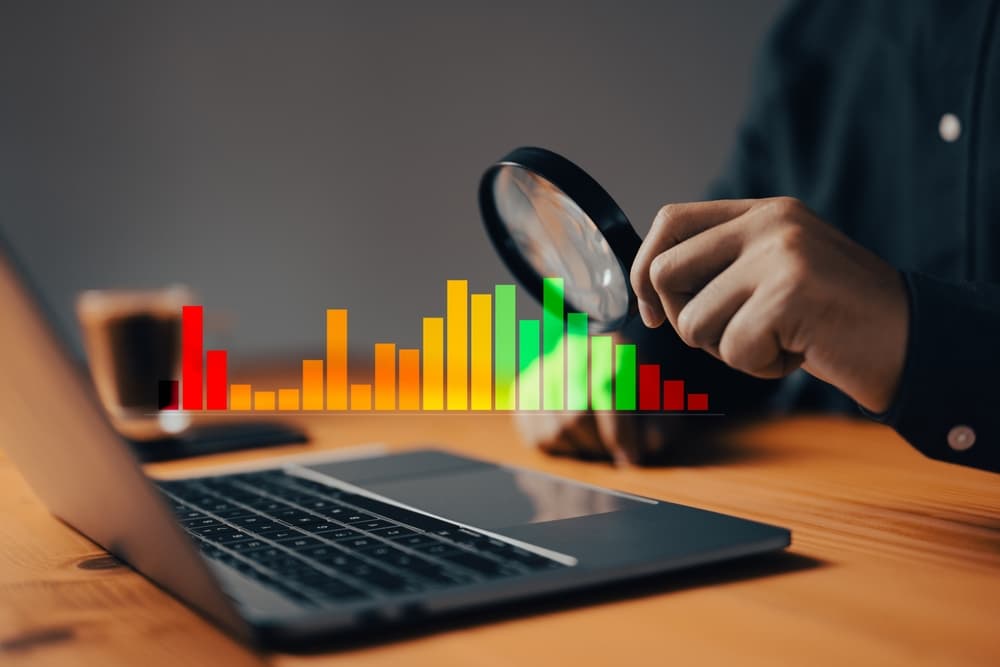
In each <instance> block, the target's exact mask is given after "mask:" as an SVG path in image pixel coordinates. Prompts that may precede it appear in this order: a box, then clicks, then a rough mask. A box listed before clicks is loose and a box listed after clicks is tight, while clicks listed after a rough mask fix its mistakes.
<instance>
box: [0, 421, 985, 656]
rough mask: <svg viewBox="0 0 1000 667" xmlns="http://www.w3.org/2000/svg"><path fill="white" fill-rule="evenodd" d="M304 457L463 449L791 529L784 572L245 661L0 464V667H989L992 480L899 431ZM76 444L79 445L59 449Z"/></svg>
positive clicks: (388, 427) (495, 433) (428, 435)
mask: <svg viewBox="0 0 1000 667" xmlns="http://www.w3.org/2000/svg"><path fill="white" fill-rule="evenodd" d="M300 421H301V422H302V423H303V424H304V425H305V426H306V428H307V429H308V430H309V431H310V432H311V433H312V434H313V435H314V441H313V443H312V444H311V445H308V446H302V447H295V448H280V449H277V450H268V451H257V452H253V453H247V454H232V455H225V456H216V457H213V458H212V459H202V460H197V461H188V462H183V463H171V464H161V465H160V466H159V469H160V470H177V469H179V468H187V469H190V468H194V467H195V466H201V465H207V464H217V463H222V462H231V461H234V460H241V459H249V458H257V457H262V456H266V455H270V454H285V453H295V452H300V451H309V450H312V449H316V448H331V447H343V446H347V445H352V444H357V443H365V442H385V443H388V444H389V446H390V447H392V448H400V449H402V448H406V447H409V446H412V444H411V443H420V442H436V443H440V444H441V445H443V446H445V447H448V448H450V449H453V450H455V451H458V452H464V453H468V454H472V455H476V456H480V457H483V458H487V459H494V460H498V461H506V462H511V463H515V464H520V465H525V466H530V467H534V468H538V469H543V470H547V471H549V472H552V473H556V474H561V475H566V476H569V477H574V478H576V479H580V480H583V481H586V482H591V483H594V484H601V485H607V486H611V487H616V488H619V489H623V490H625V491H631V492H634V493H638V494H644V495H649V496H654V497H656V498H662V499H666V500H672V501H678V502H682V503H688V504H691V505H696V506H699V507H705V508H710V509H715V510H721V511H724V512H730V513H733V514H737V515H740V516H745V517H750V518H754V519H761V520H764V521H769V522H773V523H777V524H781V525H784V526H788V527H789V528H791V529H792V531H793V533H794V538H793V541H794V544H793V546H792V548H791V550H790V553H791V554H792V555H791V556H788V557H784V558H780V557H779V558H771V559H763V562H762V561H752V562H751V563H749V564H743V565H739V566H732V565H730V566H723V567H716V568H714V569H709V570H703V571H700V572H696V573H693V574H680V575H675V576H671V577H669V578H666V579H663V580H658V581H656V582H653V583H648V582H647V583H642V584H640V585H638V586H629V587H627V588H626V589H625V592H624V593H623V594H620V595H619V596H617V597H616V596H615V595H609V594H602V595H598V596H594V595H591V596H583V597H582V598H579V599H575V600H574V601H573V604H570V605H568V606H567V605H565V604H562V605H560V604H551V603H550V604H546V605H544V606H542V607H540V608H538V607H529V606H525V609H524V612H525V614H530V615H517V614H509V613H508V614H506V615H500V616H493V617H489V618H488V619H487V620H489V621H490V622H486V621H484V620H483V619H482V618H478V619H475V620H477V621H479V622H473V623H471V624H470V623H465V624H464V625H461V624H460V625H450V626H447V627H445V628H442V629H441V630H440V631H439V632H436V633H426V634H423V635H417V636H409V637H402V638H396V639H395V641H393V642H391V643H387V644H384V645H374V646H372V645H368V646H352V647H348V648H346V649H342V650H340V651H337V652H331V653H327V654H322V655H313V656H286V655H280V656H279V655H270V656H263V657H261V656H254V655H253V654H251V653H249V652H248V651H246V650H244V649H243V648H241V647H240V646H238V645H237V644H235V643H234V642H232V641H231V640H229V639H227V638H226V637H225V636H223V635H222V634H221V633H219V632H218V631H216V630H214V629H213V628H212V627H211V626H209V625H208V624H206V623H205V622H204V621H202V620H201V619H200V618H199V617H197V616H196V615H195V614H193V613H192V612H190V611H188V610H187V609H186V608H185V607H183V606H182V605H180V604H179V603H177V602H176V601H174V600H173V599H172V598H171V597H170V596H169V595H167V594H166V593H164V592H162V591H160V590H158V589H157V588H156V587H154V586H153V585H152V584H150V583H148V582H147V581H145V580H144V579H143V578H141V577H140V576H138V575H137V574H135V573H133V572H131V571H130V570H128V569H126V568H124V567H120V566H116V563H115V562H114V561H113V560H111V559H108V558H107V557H105V556H103V555H102V553H101V552H100V551H99V550H98V549H96V548H95V547H94V546H93V545H92V544H90V543H89V542H88V541H87V540H86V539H84V538H82V537H80V536H78V535H77V534H76V533H74V532H73V531H71V530H70V529H69V528H67V527H65V526H63V525H62V524H60V523H59V522H58V521H56V520H55V519H53V518H51V517H50V516H49V515H48V514H47V513H46V511H45V509H44V508H43V507H42V506H41V504H40V503H39V502H38V501H37V499H35V498H34V496H33V495H32V494H31V492H30V491H29V490H28V488H27V487H26V486H25V484H24V482H23V481H22V480H21V478H20V476H19V475H18V473H17V472H16V471H15V470H14V468H13V467H12V465H11V464H10V463H9V461H7V460H6V459H5V458H3V457H2V456H0V514H2V516H3V520H2V521H0V662H10V663H11V664H18V665H46V664H53V665H68V664H73V665H102V666H103V665H112V664H122V665H141V666H142V667H154V666H156V665H170V666H171V667H173V666H175V665H183V666H192V667H195V666H198V665H218V666H222V665H229V664H232V665H243V664H259V662H260V661H267V662H273V663H275V664H278V665H299V664H303V665H305V664H350V665H354V666H361V665H389V666H392V667H399V666H400V665H419V664H428V665H430V664H433V665H470V664H484V665H508V664H521V665H529V664H560V665H575V664H580V665H583V664H602V665H603V664H622V665H631V664H681V665H686V664H706V663H727V664H739V665H746V664H763V665H771V664H779V663H780V664H810V665H817V664H831V665H842V664H845V663H849V662H851V663H854V664H879V665H890V664H899V665H908V666H912V665H921V664H927V665H930V664H936V665H937V664H949V665H954V664H983V665H987V664H993V665H996V664H998V663H1000V633H998V627H997V622H998V620H1000V476H996V475H991V474H987V473H982V472H976V471H973V470H966V469H962V468H957V467H952V466H948V465H944V464H938V463H934V462H932V461H929V460H926V459H924V458H922V457H921V456H920V455H919V454H917V453H915V452H914V451H912V450H911V449H909V448H908V447H907V446H906V445H905V444H904V443H903V442H902V441H900V440H899V439H898V438H897V437H896V436H894V435H893V434H892V433H891V432H890V431H888V430H885V429H883V428H881V427H878V426H874V425H870V424H864V423H861V422H854V421H847V420H831V419H797V420H793V421H784V422H776V423H772V424H767V425H761V426H757V427H754V428H748V429H745V430H743V431H741V432H739V433H737V434H734V435H733V436H732V437H731V438H730V439H729V440H728V441H727V443H725V445H724V446H720V447H715V448H712V449H710V450H708V451H702V449H701V448H699V444H698V443H694V442H692V443H688V445H687V447H688V448H689V452H691V453H690V454H688V455H686V456H685V457H684V458H685V459H686V460H685V464H684V465H679V466H676V467H670V468H660V469H653V470H641V469H631V470H616V469H613V468H611V467H609V466H607V465H602V464H588V463H580V462H575V461H571V460H565V459H555V458H549V457H547V456H544V455H542V454H539V453H537V452H534V451H532V450H529V449H527V448H525V447H524V446H522V445H521V444H520V443H519V442H518V440H517V437H516V435H515V431H514V428H513V424H512V422H511V420H510V418H509V417H505V416H499V415H498V416H488V417H477V416H443V417H442V416H395V415H390V416H374V415H368V416H345V417H314V418H309V419H303V420H300ZM66 446H67V447H71V446H72V443H66Z"/></svg>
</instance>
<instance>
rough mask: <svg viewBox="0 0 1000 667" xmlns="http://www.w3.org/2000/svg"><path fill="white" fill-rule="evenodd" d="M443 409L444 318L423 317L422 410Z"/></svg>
mask: <svg viewBox="0 0 1000 667" xmlns="http://www.w3.org/2000/svg"><path fill="white" fill-rule="evenodd" d="M443 409H444V318H442V317H425V318H424V410H443Z"/></svg>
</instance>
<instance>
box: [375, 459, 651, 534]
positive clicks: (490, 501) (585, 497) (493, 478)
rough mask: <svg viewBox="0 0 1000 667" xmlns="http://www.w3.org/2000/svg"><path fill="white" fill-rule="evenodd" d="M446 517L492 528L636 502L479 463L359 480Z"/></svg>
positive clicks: (404, 501)
mask: <svg viewBox="0 0 1000 667" xmlns="http://www.w3.org/2000/svg"><path fill="white" fill-rule="evenodd" d="M358 486H361V487H363V488H365V489H369V490H370V491H374V492H375V493H378V494H381V495H383V496H386V497H387V498H392V499H393V500H396V501H399V502H402V503H405V504H407V505H411V506H413V507H415V508H417V509H421V510H423V511H425V512H430V513H432V514H437V515H438V516H441V517H444V518H446V519H452V520H454V521H459V522H461V523H467V524H471V525H474V526H479V527H481V528H484V529H497V528H504V527H508V526H517V525H521V524H526V523H537V522H541V521H554V520H556V519H569V518H573V517H578V516H587V515H590V514H603V513H605V512H614V511H616V510H620V509H625V508H626V507H632V506H636V505H640V503H638V502H637V501H634V500H630V499H628V498H624V497H622V496H618V495H614V494H611V493H605V492H602V491H597V490H594V489H591V488H589V487H586V486H581V485H578V484H573V483H572V482H566V481H562V480H559V479H555V478H552V477H549V476H547V475H539V474H536V473H533V472H530V471H523V470H506V469H504V468H498V467H494V466H481V467H476V468H467V469H465V470H455V471H452V472H447V473H443V474H438V475H433V476H426V477H423V476H421V477H409V478H403V479H393V480H385V481H369V482H364V483H360V484H358Z"/></svg>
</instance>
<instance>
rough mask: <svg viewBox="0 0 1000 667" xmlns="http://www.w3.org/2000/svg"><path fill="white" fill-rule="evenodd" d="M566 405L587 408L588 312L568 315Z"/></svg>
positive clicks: (577, 408) (576, 408)
mask: <svg viewBox="0 0 1000 667" xmlns="http://www.w3.org/2000/svg"><path fill="white" fill-rule="evenodd" d="M566 407H567V408H569V409H570V410H586V409H587V313H569V314H568V315H566Z"/></svg>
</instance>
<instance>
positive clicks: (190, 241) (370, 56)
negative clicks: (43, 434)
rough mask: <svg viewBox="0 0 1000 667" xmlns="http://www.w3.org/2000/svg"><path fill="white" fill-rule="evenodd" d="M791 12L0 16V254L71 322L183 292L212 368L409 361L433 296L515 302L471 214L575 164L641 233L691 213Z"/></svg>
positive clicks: (734, 1)
mask: <svg viewBox="0 0 1000 667" xmlns="http://www.w3.org/2000/svg"><path fill="white" fill-rule="evenodd" d="M780 4H781V2H780V1H779V0H699V1H694V0H691V1H689V2H640V1H633V2H600V3H583V2H563V1H544V2H542V1H535V2H503V3H500V2H497V3H489V4H487V3H483V2H468V1H454V2H450V1H448V2H445V1H440V2H419V3H418V2H402V1H399V2H259V1H254V2H155V3H153V2H129V1H125V0H122V1H121V2H107V1H96V2H67V3H64V4H63V3H53V2H48V1H35V0H24V1H17V2H9V1H8V2H5V3H4V4H3V6H2V8H0V228H2V230H3V233H4V234H5V235H7V236H9V237H11V238H12V240H13V243H14V245H15V247H16V248H17V249H18V250H19V251H20V253H21V254H22V255H23V257H24V259H25V260H26V261H27V263H28V264H29V266H30V267H31V268H32V269H33V270H34V272H35V274H36V276H37V278H38V280H39V282H40V285H41V287H42V289H43V291H44V293H45V294H46V295H47V296H48V297H49V298H50V300H52V302H53V303H54V305H55V306H56V308H57V310H58V312H59V313H60V314H61V315H62V316H63V318H64V320H65V322H67V323H69V322H72V320H71V319H69V318H70V313H71V312H72V310H71V308H72V299H73V295H74V294H75V293H76V292H77V291H78V290H79V289H82V288H87V287H112V286H157V285H161V284H166V283H171V282H178V281H181V282H185V283H188V284H190V285H191V286H193V287H194V288H195V289H196V290H197V291H198V292H199V294H200V295H201V297H202V300H203V302H204V303H205V304H206V306H207V307H208V308H209V313H210V326H211V328H212V330H213V334H212V338H213V339H214V341H213V342H214V343H215V344H225V345H229V346H231V347H232V349H233V350H234V351H235V352H237V354H238V355H242V356H243V357H249V356H261V355H265V356H274V355H279V354H284V353H292V352H295V353H301V352H306V351H309V350H318V349H320V346H321V344H322V336H323V329H322V327H323V324H322V322H323V309H325V308H327V307H348V308H350V309H351V319H352V322H351V331H352V339H353V340H352V342H353V343H354V344H355V345H357V346H358V347H359V349H363V348H367V347H368V345H370V344H371V343H373V342H375V341H376V340H398V341H400V342H402V343H407V344H413V343H416V342H417V341H418V340H419V331H420V321H419V318H420V317H421V316H424V315H431V314H438V313H441V311H442V308H443V301H444V281H445V280H446V279H447V278H469V279H470V280H471V283H472V287H473V289H481V290H485V289H489V288H490V287H491V286H492V285H493V284H494V283H495V282H498V281H506V280H509V276H508V275H507V273H506V271H505V270H504V268H503V266H502V265H501V264H500V262H499V261H498V260H497V259H496V257H495V256H494V253H493V250H492V248H491V247H490V246H489V243H488V241H487V239H486V237H485V235H484V233H483V230H482V228H481V224H480V221H479V217H478V211H477V207H476V201H475V189H476V185H477V181H478V178H479V175H480V173H481V172H482V170H483V169H484V168H485V167H486V166H487V165H488V164H489V163H490V162H491V161H493V160H495V159H496V158H498V157H500V156H501V155H502V154H503V153H504V152H506V151H507V150H508V149H510V148H512V147H514V146H516V145H521V144H538V145H542V146H547V147H550V148H553V149H555V150H557V151H560V152H563V153H565V154H566V155H567V156H569V157H571V158H572V159H574V160H575V161H577V162H579V163H580V164H582V165H583V166H584V167H585V168H586V169H588V170H589V171H590V172H591V173H592V174H593V175H594V176H595V177H596V178H597V179H598V180H599V181H601V182H602V183H603V184H604V186H605V187H606V188H607V189H608V190H609V191H610V192H611V193H612V194H613V196H615V198H616V199H617V200H618V202H619V204H621V205H622V207H623V208H624V209H625V211H626V212H627V213H628V214H629V216H630V217H631V218H632V219H633V221H634V223H635V224H636V226H637V227H638V228H639V229H640V231H645V230H646V228H647V227H648V225H649V221H650V220H651V218H652V216H653V215H654V213H655V211H656V209H657V208H658V207H659V206H660V205H661V204H663V203H665V202H668V201H676V200H686V199H692V198H696V197H698V196H699V193H700V192H702V190H703V188H704V187H705V186H706V185H707V183H708V182H709V181H710V180H711V178H712V177H713V175H714V174H715V173H717V171H718V170H719V169H720V167H721V165H722V163H723V161H724V158H725V155H726V152H727V147H728V144H729V142H730V140H731V139H732V136H733V132H734V129H735V126H736V123H737V121H738V118H739V116H740V114H741V112H742V110H743V106H744V103H745V99H746V95H747V90H748V84H749V74H750V67H751V61H752V56H753V53H754V50H755V48H756V46H757V45H758V43H759V41H760V39H761V37H762V35H763V32H764V30H765V29H766V27H767V25H768V24H769V23H770V22H771V20H773V18H774V16H775V14H776V11H777V9H778V6H779V5H780Z"/></svg>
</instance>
